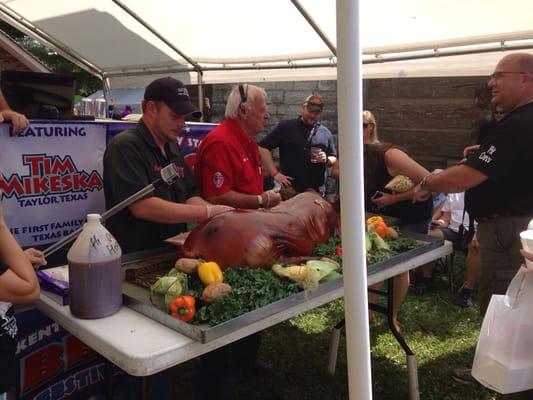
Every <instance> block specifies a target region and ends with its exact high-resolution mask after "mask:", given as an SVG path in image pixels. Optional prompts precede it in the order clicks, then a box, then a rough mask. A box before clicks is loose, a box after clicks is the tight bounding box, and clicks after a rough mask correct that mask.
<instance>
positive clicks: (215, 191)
mask: <svg viewBox="0 0 533 400" xmlns="http://www.w3.org/2000/svg"><path fill="white" fill-rule="evenodd" d="M194 174H195V177H196V182H197V183H198V187H199V188H200V191H201V193H202V196H203V197H204V198H207V197H211V196H219V195H221V194H224V193H227V192H229V191H230V190H234V191H236V192H240V193H246V194H261V193H262V192H263V172H262V169H261V159H260V157H259V147H258V146H257V143H256V142H255V141H254V140H253V138H252V137H251V136H250V135H248V134H246V133H245V132H244V131H243V130H242V129H241V127H240V126H239V125H237V123H236V122H235V121H234V120H233V119H231V118H228V119H226V120H224V122H223V123H222V124H220V125H219V126H217V127H216V128H215V129H214V130H212V131H211V132H209V133H208V134H207V136H206V137H205V139H204V140H203V141H202V144H201V145H200V148H199V149H198V153H197V154H196V163H195V166H194Z"/></svg>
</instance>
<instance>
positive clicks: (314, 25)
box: [291, 0, 337, 56]
mask: <svg viewBox="0 0 533 400" xmlns="http://www.w3.org/2000/svg"><path fill="white" fill-rule="evenodd" d="M291 2H292V4H294V6H295V7H296V8H297V9H298V11H300V14H302V16H303V17H304V18H305V20H306V21H307V22H308V23H309V25H311V27H312V28H313V29H314V30H315V32H316V33H317V34H318V36H320V39H322V41H323V42H324V43H325V44H326V46H328V48H329V50H330V51H331V53H332V54H333V55H334V56H336V55H337V49H336V48H335V45H334V44H333V43H332V42H331V40H329V38H328V37H327V36H326V35H325V34H324V32H322V29H320V27H319V26H318V24H317V23H316V22H315V20H314V19H313V18H312V17H311V15H309V13H308V12H307V10H306V9H305V8H304V7H303V6H302V5H301V4H300V2H299V1H298V0H291Z"/></svg>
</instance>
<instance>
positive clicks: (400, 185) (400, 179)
mask: <svg viewBox="0 0 533 400" xmlns="http://www.w3.org/2000/svg"><path fill="white" fill-rule="evenodd" d="M413 187H414V184H413V181H412V180H411V178H409V177H408V176H405V175H396V176H395V177H394V178H392V179H391V180H390V181H389V183H387V184H386V185H385V189H387V190H390V191H391V192H396V193H403V192H407V191H408V190H411V189H412V188H413Z"/></svg>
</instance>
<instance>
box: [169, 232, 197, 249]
mask: <svg viewBox="0 0 533 400" xmlns="http://www.w3.org/2000/svg"><path fill="white" fill-rule="evenodd" d="M189 233H191V232H181V233H178V234H177V235H176V236H172V237H169V238H168V239H165V242H167V243H170V244H173V245H174V246H178V247H182V246H183V245H184V244H185V240H187V237H188V236H189Z"/></svg>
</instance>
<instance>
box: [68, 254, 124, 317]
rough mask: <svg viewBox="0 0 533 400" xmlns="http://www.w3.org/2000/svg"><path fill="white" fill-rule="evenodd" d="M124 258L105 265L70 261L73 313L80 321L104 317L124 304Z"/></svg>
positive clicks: (104, 263) (102, 263)
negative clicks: (122, 262)
mask: <svg viewBox="0 0 533 400" xmlns="http://www.w3.org/2000/svg"><path fill="white" fill-rule="evenodd" d="M120 266H121V262H120V258H119V259H117V260H113V261H107V262H101V263H77V262H72V261H69V284H70V311H71V312H72V314H74V315H75V316H76V317H78V318H102V317H106V316H108V315H111V314H114V313H115V312H117V311H118V310H119V308H120V307H121V305H122V285H121V279H120Z"/></svg>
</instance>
